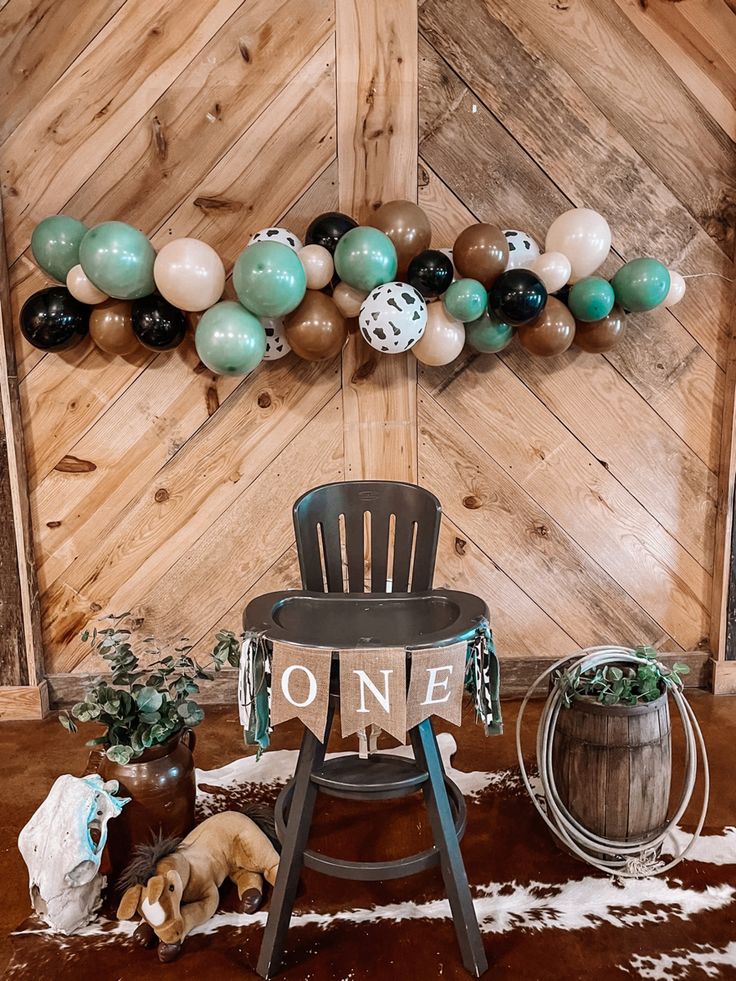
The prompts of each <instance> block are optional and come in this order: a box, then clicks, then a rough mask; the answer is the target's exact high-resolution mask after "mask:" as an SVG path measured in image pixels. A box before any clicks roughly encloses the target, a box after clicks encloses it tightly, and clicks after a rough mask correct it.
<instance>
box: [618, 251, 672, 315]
mask: <svg viewBox="0 0 736 981" xmlns="http://www.w3.org/2000/svg"><path fill="white" fill-rule="evenodd" d="M611 284H612V286H613V291H614V293H615V294H616V302H617V303H618V304H619V306H622V307H623V308H624V310H631V311H632V312H635V313H643V312H644V311H645V310H653V309H654V307H656V306H659V304H660V303H661V302H662V300H664V298H665V297H666V296H667V294H668V292H669V289H670V274H669V270H668V269H667V266H665V265H663V264H662V263H661V262H659V261H658V260H657V259H632V260H631V262H626V263H624V265H623V266H621V268H620V269H619V271H618V272H617V273H616V275H615V276H614V277H613V279H612V280H611Z"/></svg>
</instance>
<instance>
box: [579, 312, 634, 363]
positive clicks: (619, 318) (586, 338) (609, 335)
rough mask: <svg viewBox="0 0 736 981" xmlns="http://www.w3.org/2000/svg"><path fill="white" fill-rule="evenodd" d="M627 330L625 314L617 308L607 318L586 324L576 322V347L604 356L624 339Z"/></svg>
mask: <svg viewBox="0 0 736 981" xmlns="http://www.w3.org/2000/svg"><path fill="white" fill-rule="evenodd" d="M625 329H626V324H625V317H624V312H623V310H622V309H621V307H619V306H615V307H614V308H613V310H611V312H610V313H609V314H608V316H607V317H603V319H602V320H593V321H590V322H589V323H587V324H585V323H583V322H582V321H580V320H577V321H575V347H579V348H580V349H581V350H582V351H587V352H588V353H589V354H603V352H604V351H610V350H611V348H612V347H614V346H615V345H616V344H617V343H618V341H619V340H620V339H621V338H622V337H623V335H624V331H625Z"/></svg>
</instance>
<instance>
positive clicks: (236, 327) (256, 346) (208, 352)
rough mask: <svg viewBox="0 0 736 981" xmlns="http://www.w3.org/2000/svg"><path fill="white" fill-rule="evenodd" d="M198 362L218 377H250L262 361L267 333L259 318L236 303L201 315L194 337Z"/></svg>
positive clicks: (229, 301) (214, 307)
mask: <svg viewBox="0 0 736 981" xmlns="http://www.w3.org/2000/svg"><path fill="white" fill-rule="evenodd" d="M194 346H195V347H196V348H197V354H198V355H199V360H200V361H201V362H202V363H203V364H205V365H207V367H208V368H209V369H210V371H214V372H215V373H216V374H218V375H247V374H248V372H249V371H252V370H253V369H254V368H255V367H256V365H258V364H260V362H261V361H262V360H263V355H264V354H265V353H266V331H265V330H264V329H263V325H262V324H261V322H260V320H258V318H257V317H256V316H254V315H253V314H252V313H250V311H248V310H246V309H245V308H244V307H241V305H240V304H239V303H236V302H235V301H234V300H223V301H222V302H221V303H216V304H215V305H214V306H213V307H210V308H209V310H205V312H204V313H203V314H202V316H201V318H200V320H199V323H198V324H197V330H196V331H195V334H194Z"/></svg>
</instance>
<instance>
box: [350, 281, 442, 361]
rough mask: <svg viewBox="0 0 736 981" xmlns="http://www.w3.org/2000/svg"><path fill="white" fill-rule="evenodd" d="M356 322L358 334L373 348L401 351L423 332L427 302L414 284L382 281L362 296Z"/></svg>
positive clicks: (384, 350) (387, 351)
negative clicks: (381, 283) (381, 284)
mask: <svg viewBox="0 0 736 981" xmlns="http://www.w3.org/2000/svg"><path fill="white" fill-rule="evenodd" d="M358 323H359V324H360V332H361V334H362V335H363V337H364V338H365V339H366V341H367V342H368V343H369V344H370V346H371V347H373V348H375V349H376V351H382V352H383V353H384V354H401V353H402V352H403V351H408V350H409V348H410V347H412V345H414V344H416V342H417V341H418V340H419V338H420V337H421V336H422V334H423V333H424V328H425V327H426V325H427V304H426V303H425V302H424V297H423V296H422V294H421V293H420V292H419V291H418V290H416V289H414V287H413V286H409V285H407V284H406V283H385V284H384V285H383V286H378V287H376V289H374V290H372V291H371V292H370V293H369V294H368V296H367V297H366V298H365V300H363V305H362V306H361V308H360V317H359V320H358Z"/></svg>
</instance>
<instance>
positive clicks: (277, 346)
mask: <svg viewBox="0 0 736 981" xmlns="http://www.w3.org/2000/svg"><path fill="white" fill-rule="evenodd" d="M258 319H259V320H260V321H261V326H262V327H263V329H264V330H265V332H266V353H265V354H264V355H263V360H264V361H278V360H279V358H283V357H285V356H286V355H287V354H288V353H289V351H290V350H291V347H290V345H289V342H288V341H287V340H286V331H285V330H284V318H283V317H259V318H258Z"/></svg>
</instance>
